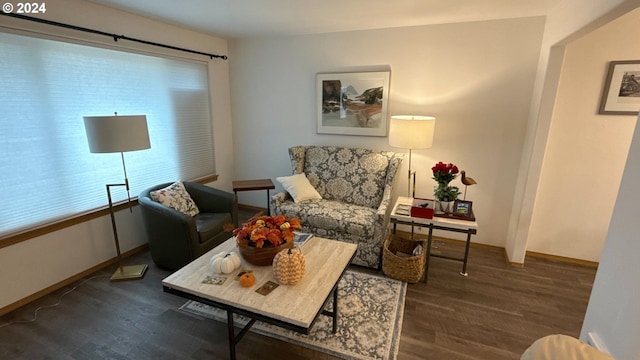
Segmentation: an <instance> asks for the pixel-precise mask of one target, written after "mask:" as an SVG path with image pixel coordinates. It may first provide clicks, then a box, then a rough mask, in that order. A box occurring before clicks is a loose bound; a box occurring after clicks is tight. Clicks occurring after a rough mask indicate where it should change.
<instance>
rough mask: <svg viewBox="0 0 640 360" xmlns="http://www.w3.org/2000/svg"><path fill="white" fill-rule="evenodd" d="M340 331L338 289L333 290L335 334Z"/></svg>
mask: <svg viewBox="0 0 640 360" xmlns="http://www.w3.org/2000/svg"><path fill="white" fill-rule="evenodd" d="M337 331H338V287H337V286H336V288H335V289H333V333H334V334H335V333H336V332H337Z"/></svg>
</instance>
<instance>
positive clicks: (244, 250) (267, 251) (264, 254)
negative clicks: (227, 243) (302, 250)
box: [240, 242, 293, 266]
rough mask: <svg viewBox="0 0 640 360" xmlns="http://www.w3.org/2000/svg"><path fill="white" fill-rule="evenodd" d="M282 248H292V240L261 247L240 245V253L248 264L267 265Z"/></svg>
mask: <svg viewBox="0 0 640 360" xmlns="http://www.w3.org/2000/svg"><path fill="white" fill-rule="evenodd" d="M284 249H293V242H287V243H282V244H280V246H276V247H263V248H257V247H252V246H241V247H240V255H241V256H242V258H243V259H245V260H246V261H247V262H248V263H250V264H253V265H258V266H267V265H271V264H272V263H273V258H274V257H275V256H276V254H277V253H279V252H280V251H282V250H284Z"/></svg>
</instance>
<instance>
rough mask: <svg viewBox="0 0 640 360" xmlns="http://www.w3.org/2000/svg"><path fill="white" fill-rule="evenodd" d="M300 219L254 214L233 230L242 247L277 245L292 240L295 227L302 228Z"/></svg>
mask: <svg viewBox="0 0 640 360" xmlns="http://www.w3.org/2000/svg"><path fill="white" fill-rule="evenodd" d="M301 228H302V226H301V225H300V219H298V218H290V219H288V218H287V217H286V216H284V215H277V216H260V215H257V216H254V217H252V218H251V219H249V220H248V221H247V222H245V223H244V224H242V226H241V227H239V228H237V229H234V230H233V235H234V236H235V237H236V242H237V243H238V246H240V247H246V246H251V247H256V248H262V247H276V246H279V245H281V244H282V243H283V242H292V241H293V238H294V236H295V234H294V233H293V231H294V229H301Z"/></svg>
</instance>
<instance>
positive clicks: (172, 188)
mask: <svg viewBox="0 0 640 360" xmlns="http://www.w3.org/2000/svg"><path fill="white" fill-rule="evenodd" d="M149 194H150V195H151V199H153V201H157V202H159V203H160V204H162V205H164V206H168V207H170V208H173V209H176V210H178V211H180V212H181V213H183V214H185V215H189V216H196V215H198V213H200V210H199V209H198V206H197V205H196V203H195V202H194V201H193V199H191V196H190V195H189V193H188V192H187V189H186V188H185V187H184V184H183V183H182V182H180V181H178V182H175V183H173V184H171V185H169V186H167V187H165V188H163V189H159V190H156V191H151V192H149Z"/></svg>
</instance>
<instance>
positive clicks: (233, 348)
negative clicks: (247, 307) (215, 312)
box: [227, 310, 236, 360]
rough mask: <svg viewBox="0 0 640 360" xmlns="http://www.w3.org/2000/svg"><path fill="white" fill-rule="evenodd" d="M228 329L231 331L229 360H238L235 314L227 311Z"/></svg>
mask: <svg viewBox="0 0 640 360" xmlns="http://www.w3.org/2000/svg"><path fill="white" fill-rule="evenodd" d="M227 328H228V330H229V359H231V360H236V331H235V328H234V327H233V312H231V311H230V310H227Z"/></svg>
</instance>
